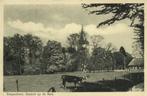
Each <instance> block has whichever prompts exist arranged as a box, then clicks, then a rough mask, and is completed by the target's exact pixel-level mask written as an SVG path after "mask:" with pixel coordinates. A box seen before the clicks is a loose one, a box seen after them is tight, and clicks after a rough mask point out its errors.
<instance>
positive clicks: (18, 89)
mask: <svg viewBox="0 0 147 96" xmlns="http://www.w3.org/2000/svg"><path fill="white" fill-rule="evenodd" d="M16 88H17V92H18V91H19V87H18V80H16Z"/></svg>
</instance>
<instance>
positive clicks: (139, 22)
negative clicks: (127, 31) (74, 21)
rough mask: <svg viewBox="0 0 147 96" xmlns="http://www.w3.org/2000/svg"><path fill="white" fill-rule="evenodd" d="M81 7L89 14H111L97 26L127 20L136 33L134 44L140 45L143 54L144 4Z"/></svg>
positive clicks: (83, 5) (85, 5)
mask: <svg viewBox="0 0 147 96" xmlns="http://www.w3.org/2000/svg"><path fill="white" fill-rule="evenodd" d="M82 7H83V8H85V9H89V14H96V15H106V14H112V15H113V16H112V18H110V19H107V20H105V21H103V22H101V23H99V24H98V26H97V27H100V26H102V25H106V24H107V25H110V24H113V23H115V22H117V21H120V20H124V19H129V20H130V21H131V23H130V26H131V27H134V29H135V33H136V38H135V39H136V42H138V43H140V48H141V49H142V53H144V4H143V3H125V4H123V3H122V4H99V3H91V4H82Z"/></svg>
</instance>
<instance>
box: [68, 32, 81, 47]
mask: <svg viewBox="0 0 147 96" xmlns="http://www.w3.org/2000/svg"><path fill="white" fill-rule="evenodd" d="M79 37H80V36H79V34H78V33H74V34H71V35H69V37H67V42H68V44H69V46H70V48H74V49H75V50H77V47H78V42H79Z"/></svg>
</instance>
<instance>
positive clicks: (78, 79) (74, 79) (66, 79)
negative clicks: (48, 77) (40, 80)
mask: <svg viewBox="0 0 147 96" xmlns="http://www.w3.org/2000/svg"><path fill="white" fill-rule="evenodd" d="M61 79H62V84H63V86H64V87H66V82H69V83H74V85H75V87H76V84H77V83H81V82H82V80H84V79H86V78H85V77H78V76H71V75H62V76H61Z"/></svg>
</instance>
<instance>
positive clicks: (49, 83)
mask: <svg viewBox="0 0 147 96" xmlns="http://www.w3.org/2000/svg"><path fill="white" fill-rule="evenodd" d="M127 73H128V72H95V73H86V75H89V78H88V79H87V80H86V82H96V81H101V80H103V79H104V80H113V79H116V78H123V77H122V75H124V74H127ZM63 74H66V75H74V76H83V75H85V73H82V72H65V73H56V74H41V75H21V76H4V88H5V90H4V91H8V92H15V91H17V87H16V80H18V86H19V91H20V92H47V91H48V89H49V88H50V87H54V88H55V89H56V91H58V92H68V91H70V90H68V89H65V88H63V87H62V80H61V75H63ZM67 86H74V84H72V83H68V84H67Z"/></svg>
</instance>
